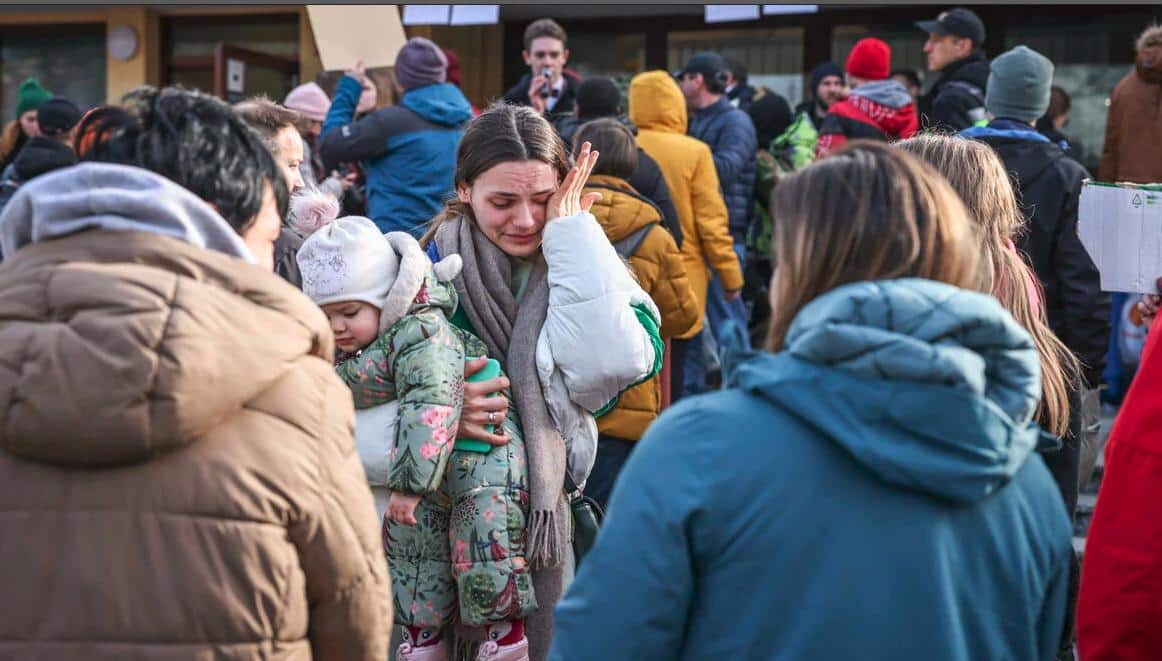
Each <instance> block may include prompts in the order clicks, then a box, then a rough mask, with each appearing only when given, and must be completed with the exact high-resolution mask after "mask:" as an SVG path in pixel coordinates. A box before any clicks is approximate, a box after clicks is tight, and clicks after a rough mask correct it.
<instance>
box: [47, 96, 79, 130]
mask: <svg viewBox="0 0 1162 661" xmlns="http://www.w3.org/2000/svg"><path fill="white" fill-rule="evenodd" d="M79 121H81V109H80V108H78V107H77V104H75V103H73V102H72V101H69V100H68V99H65V98H62V97H59V96H54V97H53V98H51V99H49V100H48V101H45V102H44V103H42V104H41V105H40V108H39V109H38V110H37V111H36V123H37V124H39V125H40V132H41V133H43V134H45V135H60V134H62V133H67V132H69V131H71V130H73V127H74V126H76V125H77V122H79Z"/></svg>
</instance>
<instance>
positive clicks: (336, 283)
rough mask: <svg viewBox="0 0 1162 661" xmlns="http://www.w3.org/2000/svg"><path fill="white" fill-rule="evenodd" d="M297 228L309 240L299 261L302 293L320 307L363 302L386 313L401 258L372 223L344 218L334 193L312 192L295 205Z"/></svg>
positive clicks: (301, 252)
mask: <svg viewBox="0 0 1162 661" xmlns="http://www.w3.org/2000/svg"><path fill="white" fill-rule="evenodd" d="M292 204H293V205H294V218H295V222H294V226H295V229H298V230H299V231H300V232H301V233H303V234H304V235H308V236H307V238H306V240H305V241H303V245H302V247H301V248H299V252H298V255H297V256H296V257H295V260H296V261H297V262H298V264H299V271H301V272H302V276H303V293H304V294H306V295H307V297H309V298H310V299H311V300H312V301H314V302H315V304H316V305H320V306H322V305H327V304H328V303H338V302H340V301H362V302H364V303H370V304H371V305H374V306H375V307H377V308H383V302H384V300H386V299H387V292H388V290H389V289H390V288H391V285H392V283H393V282H395V278H396V275H397V274H398V273H399V256H398V255H396V253H395V251H394V250H392V249H391V246H390V245H389V244H388V242H387V239H386V238H385V237H384V236H383V232H381V231H380V230H379V228H378V227H376V225H375V223H373V222H371V220H370V219H368V218H364V217H362V216H344V217H343V218H338V219H336V218H335V217H336V216H338V215H339V202H338V201H337V200H335V197H334V196H333V195H331V194H329V193H324V192H311V193H305V194H302V195H298V196H296V197H295V199H294V200H293V202H292Z"/></svg>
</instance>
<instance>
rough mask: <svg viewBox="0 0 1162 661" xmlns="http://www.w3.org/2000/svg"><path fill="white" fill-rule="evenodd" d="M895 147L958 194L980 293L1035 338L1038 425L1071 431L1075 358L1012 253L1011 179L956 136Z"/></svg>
mask: <svg viewBox="0 0 1162 661" xmlns="http://www.w3.org/2000/svg"><path fill="white" fill-rule="evenodd" d="M896 146H897V147H898V148H900V149H902V150H904V151H906V152H908V153H910V154H913V155H915V156H918V157H919V158H920V159H922V160H923V161H926V162H927V163H929V164H931V165H932V166H933V167H934V168H935V169H936V171H937V172H939V173H940V174H942V175H944V177H945V178H946V179H947V180H948V182H949V183H950V184H952V188H953V189H954V190H956V192H957V193H959V194H960V197H961V199H962V200H963V201H964V203H965V205H967V206H968V209H969V212H970V213H971V215H972V217H973V218H974V220H975V222H976V227H977V236H978V237H979V241H980V243H979V246H978V249H979V250H980V251H981V253H982V254H983V255H984V257H985V259H984V261H983V262H982V263H981V274H980V287H979V289H980V290H981V291H984V292H989V293H991V294H992V295H993V296H995V297H996V298H997V300H998V301H1000V302H1001V305H1003V306H1004V307H1005V309H1006V310H1008V311H1009V313H1010V314H1012V315H1013V318H1014V319H1016V320H1017V323H1019V324H1021V326H1023V327H1024V328H1025V330H1027V331H1029V334H1030V335H1032V336H1033V342H1034V343H1035V344H1036V345H1037V354H1038V356H1039V357H1040V359H1041V384H1042V386H1041V390H1042V399H1041V405H1040V408H1039V410H1038V413H1037V417H1038V419H1039V420H1040V421H1041V423H1042V424H1043V425H1044V426H1045V427H1046V428H1047V429H1048V430H1049V431H1050V432H1052V433H1053V434H1056V435H1057V436H1065V435H1066V434H1067V433H1068V431H1069V390H1070V386H1071V384H1072V383H1073V382H1074V381H1075V380H1076V379H1077V378H1078V376H1079V365H1078V362H1077V358H1076V357H1075V356H1074V355H1073V353H1072V352H1071V351H1069V349H1068V348H1067V347H1066V346H1065V345H1064V344H1063V343H1062V342H1061V340H1059V339H1057V336H1056V335H1055V334H1054V333H1053V331H1052V330H1050V328H1049V323H1048V320H1047V318H1046V316H1045V308H1044V305H1037V304H1036V303H1035V301H1034V300H1032V296H1036V297H1037V299H1038V300H1042V301H1043V300H1044V294H1043V293H1042V291H1041V284H1040V282H1039V280H1038V279H1037V276H1036V274H1035V273H1034V272H1033V269H1032V268H1030V267H1029V265H1028V264H1027V263H1026V262H1025V260H1024V259H1023V258H1022V257H1021V255H1020V254H1019V253H1018V252H1017V251H1016V249H1015V248H1013V247H1012V246H1013V241H1014V240H1015V239H1016V238H1017V237H1018V236H1019V235H1020V234H1021V232H1022V231H1023V230H1024V228H1025V218H1024V216H1023V215H1022V214H1021V210H1020V207H1019V206H1018V204H1017V197H1016V193H1015V191H1014V189H1013V185H1012V182H1011V180H1010V179H1009V174H1008V172H1007V171H1006V170H1005V165H1004V163H1003V162H1002V161H1001V159H1000V157H999V156H997V155H996V153H995V152H994V151H993V150H992V148H991V147H989V146H988V145H986V144H983V143H980V142H977V141H975V140H968V139H965V138H959V137H955V136H946V135H937V134H925V135H921V136H917V137H914V138H911V139H908V140H904V141H902V142H898V143H896Z"/></svg>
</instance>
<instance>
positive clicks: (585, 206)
mask: <svg viewBox="0 0 1162 661" xmlns="http://www.w3.org/2000/svg"><path fill="white" fill-rule="evenodd" d="M591 148H592V145H590V144H589V143H588V142H586V143H584V144H582V145H581V153H580V154H578V155H577V161H576V162H575V163H574V164H573V168H572V169H570V170H569V174H567V175H565V181H562V182H561V187H560V188H558V189H557V192H556V193H553V196H552V197H551V198H549V205H548V209H547V212H548V214H547V217H548V219H549V220H554V219H556V218H568V217H569V216H576V215H577V214H579V213H581V212H582V211H589V208H590V207H592V206H593V203H594V202H596V201H598V200H600V199H601V193H586V192H584V191H585V184H587V183H588V182H589V174H590V173H591V172H593V166H594V165H596V164H597V157H598V156H600V155H601V154H600V152H595V151H591Z"/></svg>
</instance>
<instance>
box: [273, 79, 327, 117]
mask: <svg viewBox="0 0 1162 661" xmlns="http://www.w3.org/2000/svg"><path fill="white" fill-rule="evenodd" d="M283 105H284V106H286V107H287V108H290V109H291V110H294V111H297V112H298V113H299V114H300V115H302V116H303V117H306V118H307V119H313V120H314V121H316V122H322V121H324V120H326V119H327V110H328V109H329V108H330V107H331V99H329V98H327V93H326V92H324V91H323V88H322V87H319V85H318V83H305V84H303V85H299V86H298V87H296V88H294V89H293V90H291V92H290V94H287V95H286V101H284V102H283Z"/></svg>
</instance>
